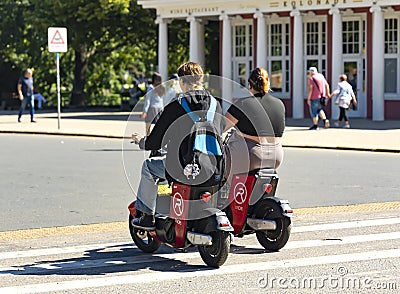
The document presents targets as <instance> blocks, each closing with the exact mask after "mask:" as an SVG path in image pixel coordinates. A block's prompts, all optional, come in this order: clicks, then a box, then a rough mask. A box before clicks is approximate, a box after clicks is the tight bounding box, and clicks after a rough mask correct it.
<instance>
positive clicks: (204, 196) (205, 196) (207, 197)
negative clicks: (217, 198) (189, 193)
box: [200, 192, 211, 203]
mask: <svg viewBox="0 0 400 294" xmlns="http://www.w3.org/2000/svg"><path fill="white" fill-rule="evenodd" d="M200 199H201V200H203V202H204V203H207V202H208V201H210V199H211V193H210V192H204V193H203V194H201V196H200Z"/></svg>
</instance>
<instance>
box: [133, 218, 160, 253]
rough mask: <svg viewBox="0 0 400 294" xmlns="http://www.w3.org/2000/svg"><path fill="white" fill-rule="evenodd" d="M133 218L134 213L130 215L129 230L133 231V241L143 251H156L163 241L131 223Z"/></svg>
mask: <svg viewBox="0 0 400 294" xmlns="http://www.w3.org/2000/svg"><path fill="white" fill-rule="evenodd" d="M132 219H133V217H132V215H129V232H130V233H131V237H132V240H133V242H135V244H136V246H137V247H138V248H139V249H140V250H142V251H143V252H146V253H152V252H154V251H156V250H157V249H158V248H159V247H160V245H161V243H160V242H158V241H156V240H154V239H153V237H152V236H151V235H150V233H149V232H147V231H144V230H139V229H136V228H134V227H133V226H132V224H131V222H132Z"/></svg>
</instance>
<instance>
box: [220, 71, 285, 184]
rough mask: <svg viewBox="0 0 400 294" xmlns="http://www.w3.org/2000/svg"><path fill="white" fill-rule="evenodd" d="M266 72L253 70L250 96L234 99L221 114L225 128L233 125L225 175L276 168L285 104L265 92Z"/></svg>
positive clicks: (266, 89)
mask: <svg viewBox="0 0 400 294" xmlns="http://www.w3.org/2000/svg"><path fill="white" fill-rule="evenodd" d="M269 85H270V83H269V76H268V72H267V71H266V70H265V69H263V68H256V69H254V70H253V71H252V72H251V74H250V77H249V91H250V93H251V94H252V96H250V97H246V98H241V99H238V100H237V101H236V102H235V103H234V104H232V105H231V106H230V107H229V109H228V111H227V113H226V114H225V118H226V126H225V131H227V130H228V129H230V128H232V127H235V129H236V131H235V132H233V135H232V136H231V137H230V139H229V141H228V144H227V148H226V159H227V163H226V175H227V176H226V177H227V178H228V177H229V176H232V175H233V174H238V173H246V172H249V171H251V170H254V169H257V168H277V167H279V165H280V164H281V162H282V160H283V147H282V136H283V132H284V130H285V106H284V104H283V103H282V101H281V100H279V99H278V98H275V97H273V96H272V95H270V94H269V92H270V86H269Z"/></svg>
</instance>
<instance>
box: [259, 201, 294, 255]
mask: <svg viewBox="0 0 400 294" xmlns="http://www.w3.org/2000/svg"><path fill="white" fill-rule="evenodd" d="M255 211H256V213H255V217H256V218H260V219H265V220H266V219H269V220H274V221H275V222H276V229H275V230H273V231H257V232H256V237H257V240H258V242H259V243H260V244H261V245H262V246H263V247H264V248H265V249H267V250H270V251H278V250H279V249H282V248H283V247H284V246H285V245H286V243H287V242H288V240H289V236H290V231H291V228H292V225H291V220H290V218H289V217H287V216H284V215H283V214H282V208H281V207H280V205H279V204H278V203H276V202H275V201H274V200H272V199H265V200H263V201H261V202H260V203H259V205H258V206H257V208H256V210H255Z"/></svg>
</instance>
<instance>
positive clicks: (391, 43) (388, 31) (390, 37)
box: [385, 18, 398, 54]
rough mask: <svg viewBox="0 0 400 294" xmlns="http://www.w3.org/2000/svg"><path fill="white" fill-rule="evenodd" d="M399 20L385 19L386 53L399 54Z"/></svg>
mask: <svg viewBox="0 0 400 294" xmlns="http://www.w3.org/2000/svg"><path fill="white" fill-rule="evenodd" d="M397 36H398V20H397V18H389V19H385V53H386V54H396V53H397V44H398V40H397Z"/></svg>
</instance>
